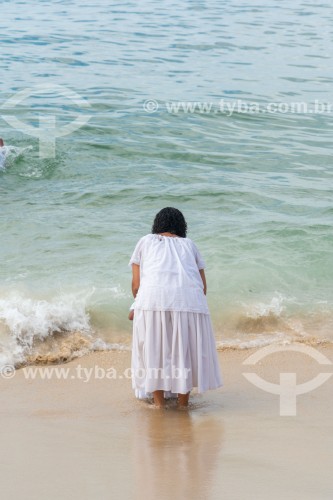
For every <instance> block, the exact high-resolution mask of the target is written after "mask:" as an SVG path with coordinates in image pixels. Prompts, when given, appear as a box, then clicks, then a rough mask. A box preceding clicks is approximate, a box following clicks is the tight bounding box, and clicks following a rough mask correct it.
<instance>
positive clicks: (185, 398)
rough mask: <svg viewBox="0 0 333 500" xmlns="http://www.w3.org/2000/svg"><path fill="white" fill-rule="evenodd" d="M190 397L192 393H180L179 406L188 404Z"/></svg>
mask: <svg viewBox="0 0 333 500" xmlns="http://www.w3.org/2000/svg"><path fill="white" fill-rule="evenodd" d="M189 399H190V393H189V392H188V393H187V394H178V406H181V407H183V406H188V401H189Z"/></svg>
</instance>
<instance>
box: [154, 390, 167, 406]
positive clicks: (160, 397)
mask: <svg viewBox="0 0 333 500" xmlns="http://www.w3.org/2000/svg"><path fill="white" fill-rule="evenodd" d="M153 396H154V404H155V406H157V407H158V408H164V405H165V403H164V391H154V392H153Z"/></svg>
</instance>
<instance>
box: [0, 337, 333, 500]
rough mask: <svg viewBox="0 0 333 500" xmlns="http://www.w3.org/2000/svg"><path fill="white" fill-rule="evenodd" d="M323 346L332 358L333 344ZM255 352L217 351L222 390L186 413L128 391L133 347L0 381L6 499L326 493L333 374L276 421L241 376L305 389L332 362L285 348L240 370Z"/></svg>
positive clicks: (291, 498) (272, 409)
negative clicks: (284, 377)
mask: <svg viewBox="0 0 333 500" xmlns="http://www.w3.org/2000/svg"><path fill="white" fill-rule="evenodd" d="M316 350H317V351H319V352H321V353H322V354H324V355H325V356H326V357H327V358H328V359H329V360H330V361H333V347H332V346H331V345H327V346H321V347H316ZM254 352H256V351H255V350H254V349H251V350H226V351H222V352H220V353H219V359H220V363H221V368H222V373H223V378H224V386H223V387H222V388H221V389H219V390H216V391H210V392H207V393H204V394H203V395H199V394H197V395H195V394H193V396H192V398H191V406H190V407H189V409H188V410H186V411H183V410H179V409H177V408H176V407H175V405H174V403H173V402H171V403H170V405H169V408H168V409H167V410H156V409H155V408H154V407H153V406H152V405H150V404H148V403H146V402H142V401H137V400H136V399H135V398H134V397H133V394H132V389H131V381H130V379H129V378H127V377H126V376H125V373H127V372H125V370H126V369H128V367H129V366H130V355H131V353H130V352H129V351H127V352H126V351H123V352H119V351H110V352H95V353H91V354H90V355H88V356H84V357H82V358H78V359H76V360H73V361H71V362H69V363H66V364H62V365H52V366H50V365H49V366H47V367H45V366H44V367H37V366H30V367H29V369H30V370H31V369H35V370H36V369H38V370H40V371H38V370H37V371H35V378H32V376H31V373H30V374H29V373H28V371H27V370H28V368H21V369H19V370H17V371H16V372H15V376H11V377H10V376H9V377H8V379H5V378H2V379H1V380H0V388H1V390H0V398H1V443H2V453H1V493H2V498H6V499H16V498H24V499H26V500H30V499H36V498H48V499H52V500H53V499H60V498H61V499H76V498H77V499H91V498H96V499H100V500H102V499H103V500H104V499H110V498H122V499H139V500H141V499H146V500H150V499H156V498H163V499H164V498H165V499H169V498H173V499H178V498H179V499H184V498H191V499H198V500H199V499H200V500H201V499H214V500H215V499H219V498H226V499H228V500H243V499H246V500H248V499H256V500H261V499H266V498H270V499H273V500H280V499H282V498H283V499H284V500H298V499H302V500H310V499H311V500H314V499H316V500H319V499H320V500H324V499H327V500H328V499H331V498H332V495H333V481H332V474H331V464H332V459H333V451H332V450H333V432H332V430H333V423H332V422H333V419H332V417H333V400H332V384H333V377H332V378H331V379H329V380H328V381H326V382H325V383H323V384H322V385H321V386H320V387H318V388H317V389H315V390H313V391H312V392H309V393H307V394H303V395H300V396H298V397H297V414H296V415H294V416H280V415H279V397H278V396H277V395H274V394H270V393H268V392H265V391H263V390H261V389H259V388H257V387H255V386H254V385H253V384H252V383H250V382H249V381H248V380H247V379H246V378H245V377H244V375H243V373H244V372H250V371H251V372H254V373H256V374H257V375H259V376H260V377H261V378H263V379H266V380H268V381H270V382H272V383H278V382H279V374H280V372H281V373H283V372H295V373H296V374H297V375H296V376H297V383H298V384H300V383H302V382H306V381H307V380H311V379H312V378H314V377H315V376H316V375H317V374H318V373H319V372H331V373H332V372H333V369H332V366H331V365H326V366H321V365H318V363H317V361H316V360H314V359H312V358H311V357H310V356H307V355H305V354H303V353H298V352H288V351H284V352H276V353H274V354H271V355H270V356H268V357H267V358H265V359H263V360H261V361H260V362H259V363H257V364H256V365H255V366H248V365H244V364H243V361H244V360H245V359H246V358H248V357H249V355H250V354H253V353H254ZM96 367H97V368H96ZM45 368H48V369H49V370H50V371H49V373H51V376H50V378H49V379H45V378H44V379H43V378H42V377H43V376H44V377H45V371H44V375H42V371H43V370H45ZM59 369H61V370H67V372H66V373H67V375H66V377H67V378H65V375H64V373H65V372H63V375H62V376H63V379H61V376H60V375H59V373H60V372H59V371H58V375H56V373H57V372H56V370H59ZM52 370H54V371H52ZM84 370H86V371H84ZM103 372H104V374H106V373H109V378H107V376H105V375H104V376H103ZM111 372H112V376H113V377H114V378H110V374H111ZM89 373H90V374H91V375H90V379H89V380H88V375H89ZM115 374H116V376H115Z"/></svg>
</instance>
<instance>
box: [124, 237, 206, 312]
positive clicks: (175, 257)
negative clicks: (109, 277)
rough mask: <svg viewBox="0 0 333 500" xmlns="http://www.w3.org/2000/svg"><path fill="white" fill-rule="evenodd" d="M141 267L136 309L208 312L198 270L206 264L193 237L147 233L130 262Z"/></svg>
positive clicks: (138, 244) (135, 303) (141, 239)
mask: <svg viewBox="0 0 333 500" xmlns="http://www.w3.org/2000/svg"><path fill="white" fill-rule="evenodd" d="M132 264H138V265H139V266H140V287H139V291H138V293H137V295H136V298H135V302H134V309H146V310H153V311H192V312H201V313H204V314H209V310H208V304H207V299H206V296H205V294H204V292H203V282H202V279H201V276H200V273H199V269H204V268H205V267H206V265H205V262H204V260H203V258H202V256H201V254H200V252H199V249H198V248H197V246H196V244H195V243H194V242H193V241H192V240H191V239H190V238H181V237H178V236H177V237H173V236H164V235H161V234H146V236H143V237H142V238H140V240H139V241H138V243H137V244H136V247H135V249H134V252H133V254H132V257H131V259H130V261H129V263H128V265H129V266H131V265H132Z"/></svg>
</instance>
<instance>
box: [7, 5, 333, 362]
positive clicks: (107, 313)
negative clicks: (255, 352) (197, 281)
mask: <svg viewBox="0 0 333 500" xmlns="http://www.w3.org/2000/svg"><path fill="white" fill-rule="evenodd" d="M1 10H2V11H1V19H2V21H1V24H2V27H1V34H0V41H1V57H0V69H1V94H0V106H1V109H0V136H2V137H3V138H4V140H5V144H6V146H7V149H6V154H3V155H2V159H1V165H0V203H1V211H0V238H1V242H0V245H1V247H0V248H1V269H0V344H1V350H0V362H1V363H2V364H5V363H14V364H16V365H19V364H20V363H25V362H27V361H28V362H29V361H30V362H37V361H40V362H47V361H57V360H60V361H61V360H67V359H70V358H71V357H73V356H76V355H81V354H82V353H85V352H88V351H89V350H91V349H108V348H120V349H121V348H123V349H127V348H130V342H131V328H132V324H131V322H130V321H129V320H128V319H127V315H128V307H129V306H130V304H131V303H132V298H131V270H130V268H129V267H128V265H127V264H128V261H129V258H130V256H131V254H132V252H133V249H134V246H135V244H136V242H137V240H138V239H139V238H140V237H141V236H143V235H145V234H147V233H149V232H150V231H151V225H152V222H153V219H154V216H155V214H156V213H157V212H158V211H159V210H160V209H161V208H163V207H166V206H174V207H177V208H179V209H180V210H181V211H182V212H183V213H184V215H185V217H186V220H187V222H188V227H189V231H188V237H189V238H191V239H193V240H194V241H195V242H196V243H197V245H198V247H199V249H200V251H201V253H202V255H203V257H204V259H205V261H206V263H207V268H206V275H207V282H208V295H207V298H208V302H209V307H210V311H211V317H212V321H213V326H214V329H215V334H216V340H217V346H218V348H244V347H251V346H260V345H265V344H269V343H284V342H295V341H302V342H311V343H317V342H323V341H325V340H329V341H333V332H332V326H333V314H332V304H333V286H332V283H333V259H332V243H333V238H332V236H333V234H332V233H333V232H332V221H333V218H332V216H333V206H332V196H333V175H332V142H331V136H332V112H333V109H332V110H331V112H328V111H325V112H318V110H316V109H315V108H314V105H315V103H316V101H319V103H321V104H322V103H330V100H332V92H331V90H332V83H333V74H332V62H333V61H332V54H333V53H332V42H331V34H332V28H331V26H332V21H333V14H332V10H331V7H330V5H329V4H328V3H324V2H323V3H321V2H319V3H318V2H311V1H305V0H295V1H294V2H293V3H292V4H290V3H288V2H276V1H275V0H265V1H263V0H258V1H257V2H253V1H250V0H244V1H242V2H239V1H236V0H230V1H223V0H222V1H221V0H218V1H217V0H212V1H210V2H206V1H204V0H192V1H185V2H182V3H179V2H174V1H172V0H165V1H164V2H163V3H161V2H156V0H150V1H147V0H144V1H143V2H140V3H139V4H137V3H132V2H125V3H123V2H120V3H113V2H106V1H102V0H97V1H95V2H93V3H89V2H78V1H77V0H72V1H71V2H69V1H67V0H66V1H65V0H64V1H57V2H51V1H43V2H34V3H32V4H31V3H28V2H24V1H23V2H22V1H20V2H18V1H16V0H11V1H10V2H9V1H6V2H2V4H1ZM22 92H23V94H22ZM24 92H25V93H24ZM74 93H75V94H74ZM73 96H74V98H73ZM272 102H273V103H284V105H283V106H282V107H281V108H280V110H279V111H278V112H274V111H269V112H267V109H266V106H267V105H268V104H269V103H272ZM295 102H296V103H297V102H305V103H307V104H308V105H309V106H310V105H311V106H312V107H311V110H310V111H309V112H302V111H301V112H295V110H294V109H292V103H295ZM184 103H185V104H184ZM186 103H191V104H190V109H187V108H186ZM251 103H252V104H251ZM317 104H318V103H317ZM331 104H332V103H331ZM250 105H252V109H254V110H255V112H252V113H251V112H248V111H245V112H244V109H243V108H244V107H245V108H246V106H250ZM184 106H185V108H184ZM223 106H224V107H223ZM232 106H233V107H234V108H233V111H232ZM257 106H260V107H261V108H262V109H260V111H256V107H257ZM231 111H232V112H231ZM13 117H14V118H16V119H17V121H16V122H13V121H12V120H11V119H12V118H13ZM77 117H79V119H81V121H82V123H81V126H79V127H78V128H76V129H75V130H73V131H72V132H70V133H67V134H66V133H63V132H64V131H65V129H64V127H65V126H66V125H69V124H71V123H72V122H73V120H75V119H76V118H77ZM27 127H30V128H27ZM31 127H35V128H34V129H32V128H31ZM47 127H49V128H47ZM52 127H53V129H52ZM54 130H55V132H56V134H57V133H58V132H59V131H60V132H59V133H60V134H62V135H59V137H56V138H55V139H54V141H53V142H54V144H53V145H54V154H53V151H52V140H50V137H51V136H52V134H53V135H54ZM29 134H30V135H29ZM38 134H39V135H38ZM43 134H44V135H43ZM43 141H44V142H43ZM48 141H49V142H48ZM45 143H46V146H47V147H46V148H45ZM43 145H44V146H43ZM43 147H44V149H43Z"/></svg>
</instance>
